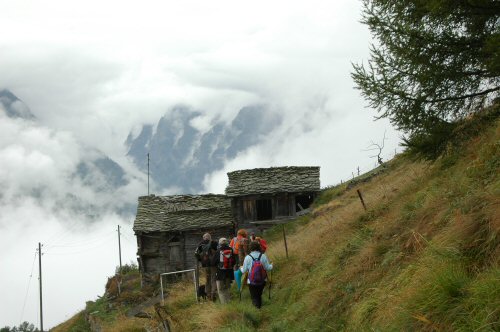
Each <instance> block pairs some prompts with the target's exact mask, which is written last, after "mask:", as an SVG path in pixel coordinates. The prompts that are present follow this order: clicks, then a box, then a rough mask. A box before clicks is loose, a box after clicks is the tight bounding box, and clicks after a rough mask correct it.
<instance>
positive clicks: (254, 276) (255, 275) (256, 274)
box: [248, 254, 267, 285]
mask: <svg viewBox="0 0 500 332" xmlns="http://www.w3.org/2000/svg"><path fill="white" fill-rule="evenodd" d="M250 257H251V258H252V260H253V264H252V269H251V270H250V273H249V274H248V280H249V281H250V285H263V284H264V282H265V281H266V277H267V273H266V270H265V269H264V266H263V265H262V263H261V261H260V258H261V257H262V254H260V255H259V257H258V258H253V256H252V255H250Z"/></svg>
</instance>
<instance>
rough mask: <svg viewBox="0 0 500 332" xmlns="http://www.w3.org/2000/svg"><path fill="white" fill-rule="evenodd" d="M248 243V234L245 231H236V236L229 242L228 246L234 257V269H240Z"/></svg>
mask: <svg viewBox="0 0 500 332" xmlns="http://www.w3.org/2000/svg"><path fill="white" fill-rule="evenodd" d="M249 243H250V241H249V240H248V232H247V231H246V229H240V230H238V233H237V236H236V237H234V238H233V239H232V240H231V243H230V244H229V246H230V247H231V248H233V252H234V254H235V255H236V265H235V269H237V268H238V267H240V265H241V264H242V263H243V260H244V259H245V256H246V255H248V253H249V251H248V245H249Z"/></svg>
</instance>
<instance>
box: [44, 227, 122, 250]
mask: <svg viewBox="0 0 500 332" xmlns="http://www.w3.org/2000/svg"><path fill="white" fill-rule="evenodd" d="M114 232H115V231H111V232H108V233H105V234H103V235H102V236H100V237H98V238H94V239H91V240H79V241H71V240H70V239H69V238H66V239H64V240H68V241H66V242H59V243H61V244H52V245H50V246H47V247H46V250H48V249H49V248H78V247H84V246H86V245H88V244H93V243H97V242H100V241H103V240H105V239H107V238H109V237H111V235H112V234H114ZM56 243H57V242H56Z"/></svg>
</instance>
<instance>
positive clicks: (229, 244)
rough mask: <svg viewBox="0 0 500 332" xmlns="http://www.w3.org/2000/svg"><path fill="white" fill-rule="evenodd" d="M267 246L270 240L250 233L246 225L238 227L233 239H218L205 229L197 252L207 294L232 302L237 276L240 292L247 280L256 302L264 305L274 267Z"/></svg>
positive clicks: (213, 298)
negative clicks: (270, 272) (204, 277)
mask: <svg viewBox="0 0 500 332" xmlns="http://www.w3.org/2000/svg"><path fill="white" fill-rule="evenodd" d="M266 250H267V243H266V241H265V240H264V239H263V238H261V237H258V236H255V234H254V233H251V234H250V235H248V232H247V231H246V230H245V229H240V230H238V232H237V235H236V236H235V237H234V238H232V239H231V241H228V239H227V238H224V237H222V238H220V239H219V240H218V241H215V240H213V239H212V236H211V235H210V234H209V233H205V234H204V235H203V240H202V241H201V242H200V244H199V245H198V247H197V248H196V251H195V256H196V258H197V260H198V261H199V262H200V263H201V266H202V268H203V269H204V270H205V274H206V283H205V292H206V295H207V298H208V299H209V300H212V301H215V300H216V299H217V297H218V298H219V300H220V302H221V303H222V304H226V303H228V302H229V301H230V299H231V292H230V289H231V283H232V282H233V280H236V281H237V285H238V288H239V290H240V292H241V284H242V282H246V283H247V285H248V289H249V291H250V297H251V299H252V303H253V305H254V306H256V307H257V308H260V307H261V306H262V292H263V291H264V287H265V285H266V279H267V271H271V270H272V268H273V265H272V264H271V263H270V262H269V259H268V258H267V256H266V254H265V252H266ZM242 279H243V280H242ZM240 294H241V293H240Z"/></svg>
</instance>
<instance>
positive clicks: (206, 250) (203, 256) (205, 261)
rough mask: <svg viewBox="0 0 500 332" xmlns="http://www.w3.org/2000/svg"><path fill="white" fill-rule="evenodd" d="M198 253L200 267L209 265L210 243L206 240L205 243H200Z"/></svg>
mask: <svg viewBox="0 0 500 332" xmlns="http://www.w3.org/2000/svg"><path fill="white" fill-rule="evenodd" d="M200 247H201V253H200V262H201V266H202V267H207V266H210V256H211V250H212V243H211V242H208V243H206V244H202V245H201V246H200Z"/></svg>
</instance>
